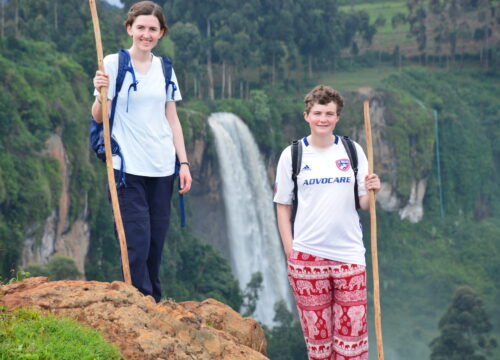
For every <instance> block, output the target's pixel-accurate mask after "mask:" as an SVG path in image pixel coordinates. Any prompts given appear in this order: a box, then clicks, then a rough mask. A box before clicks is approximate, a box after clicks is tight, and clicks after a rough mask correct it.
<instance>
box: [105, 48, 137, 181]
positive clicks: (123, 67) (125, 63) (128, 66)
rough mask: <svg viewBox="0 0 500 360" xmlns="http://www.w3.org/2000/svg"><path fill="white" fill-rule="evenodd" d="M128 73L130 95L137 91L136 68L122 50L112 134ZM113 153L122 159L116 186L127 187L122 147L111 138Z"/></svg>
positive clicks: (119, 56) (111, 120)
mask: <svg viewBox="0 0 500 360" xmlns="http://www.w3.org/2000/svg"><path fill="white" fill-rule="evenodd" d="M127 72H130V73H131V74H132V84H131V85H130V86H129V89H128V92H129V93H130V89H131V88H134V91H137V80H136V78H135V73H134V68H133V67H132V63H131V61H130V54H129V52H128V51H127V50H124V49H121V50H120V51H118V72H117V74H116V83H115V96H114V97H113V102H112V103H111V114H110V116H109V132H110V134H111V133H112V131H113V123H114V119H115V111H116V105H117V102H118V94H119V93H120V90H121V89H122V86H123V82H124V80H125V76H126V75H127ZM127 111H128V95H127ZM111 152H112V154H114V155H118V156H119V157H120V174H119V175H118V183H117V184H116V186H117V187H118V188H119V187H120V186H122V185H124V186H127V184H126V182H125V172H124V171H123V165H124V159H123V155H122V153H121V151H120V146H119V145H118V143H117V142H116V140H115V139H114V138H113V137H111Z"/></svg>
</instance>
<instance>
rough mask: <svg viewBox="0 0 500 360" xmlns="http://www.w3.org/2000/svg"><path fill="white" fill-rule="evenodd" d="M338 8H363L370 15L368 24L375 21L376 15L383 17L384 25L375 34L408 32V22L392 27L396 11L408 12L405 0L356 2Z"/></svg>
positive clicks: (343, 9) (346, 10) (350, 9)
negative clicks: (397, 0)
mask: <svg viewBox="0 0 500 360" xmlns="http://www.w3.org/2000/svg"><path fill="white" fill-rule="evenodd" d="M340 10H342V11H345V12H349V11H352V10H354V11H359V10H364V11H366V12H367V13H368V15H370V24H373V23H375V20H377V18H378V17H383V18H384V19H385V25H384V26H382V27H380V28H378V29H377V34H390V33H394V32H405V33H406V32H408V30H409V26H408V24H405V25H401V26H400V27H398V28H397V29H394V28H393V27H392V17H393V16H394V15H396V14H397V13H403V14H405V15H406V14H408V8H407V7H406V2H405V1H400V2H394V1H386V2H380V3H376V4H357V5H346V6H341V7H340Z"/></svg>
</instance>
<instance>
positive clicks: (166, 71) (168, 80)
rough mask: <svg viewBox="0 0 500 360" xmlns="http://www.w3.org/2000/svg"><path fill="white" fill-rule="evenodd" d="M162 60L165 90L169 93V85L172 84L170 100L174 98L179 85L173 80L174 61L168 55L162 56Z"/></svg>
mask: <svg viewBox="0 0 500 360" xmlns="http://www.w3.org/2000/svg"><path fill="white" fill-rule="evenodd" d="M161 60H162V62H161V66H162V69H163V75H164V76H165V92H166V93H167V94H168V87H169V86H172V97H171V98H170V100H174V98H175V92H176V91H177V86H176V85H175V83H174V82H173V81H172V61H171V60H170V59H169V58H168V57H166V56H162V58H161ZM167 100H168V99H167Z"/></svg>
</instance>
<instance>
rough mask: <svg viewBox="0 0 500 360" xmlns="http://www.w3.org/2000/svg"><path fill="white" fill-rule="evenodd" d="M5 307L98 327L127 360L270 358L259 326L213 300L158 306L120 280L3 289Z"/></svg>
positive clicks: (0, 300) (42, 281)
mask: <svg viewBox="0 0 500 360" xmlns="http://www.w3.org/2000/svg"><path fill="white" fill-rule="evenodd" d="M0 305H3V306H5V307H6V308H8V309H16V308H21V307H23V308H34V309H38V310H40V311H42V312H50V313H52V314H55V315H58V316H67V317H70V318H73V319H75V320H77V321H78V322H80V323H83V324H85V325H88V326H91V327H93V328H98V329H100V330H101V331H102V332H103V333H104V337H105V338H106V339H107V340H108V341H109V342H111V343H113V344H115V345H117V346H118V348H119V349H120V351H121V352H122V354H123V356H124V357H125V358H126V359H134V360H135V359H137V360H139V359H140V360H150V359H151V360H152V359H154V360H161V359H163V360H167V359H168V360H177V359H179V360H180V359H200V360H203V359H206V360H217V359H235V360H236V359H241V360H243V359H244V360H251V359H255V360H257V359H259V360H260V359H267V357H265V356H264V355H265V353H266V340H265V337H264V331H263V330H262V328H261V327H260V326H259V324H258V323H257V322H255V321H254V320H252V319H250V318H243V317H242V316H241V315H239V314H238V313H237V312H235V311H234V310H232V309H231V308H229V307H228V306H227V305H225V304H223V303H221V302H218V301H216V300H213V299H208V300H205V301H203V302H201V303H198V302H192V301H188V302H184V303H176V302H173V301H165V302H163V303H159V304H156V303H155V302H154V300H153V299H152V298H151V297H145V296H143V295H142V294H141V293H139V292H138V291H137V290H136V289H135V288H134V287H132V286H130V285H127V284H125V283H123V282H119V281H115V282H113V283H103V282H97V281H49V280H48V279H47V278H44V277H37V278H29V279H26V280H24V281H21V282H18V283H13V284H10V285H5V286H0Z"/></svg>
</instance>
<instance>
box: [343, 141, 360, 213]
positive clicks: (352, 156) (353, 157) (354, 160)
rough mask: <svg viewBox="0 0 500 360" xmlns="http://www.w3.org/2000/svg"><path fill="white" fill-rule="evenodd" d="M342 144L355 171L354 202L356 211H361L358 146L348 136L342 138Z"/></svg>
mask: <svg viewBox="0 0 500 360" xmlns="http://www.w3.org/2000/svg"><path fill="white" fill-rule="evenodd" d="M341 139H342V144H344V148H345V151H346V152H347V156H349V161H350V163H351V167H352V170H353V171H354V202H355V204H356V210H357V209H359V207H360V206H359V195H358V153H357V151H356V146H355V145H354V142H353V141H352V140H351V139H349V137H347V136H342V137H341Z"/></svg>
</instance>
